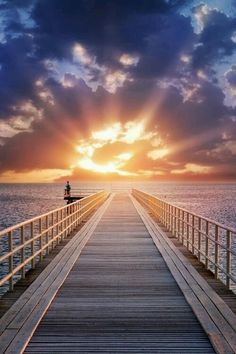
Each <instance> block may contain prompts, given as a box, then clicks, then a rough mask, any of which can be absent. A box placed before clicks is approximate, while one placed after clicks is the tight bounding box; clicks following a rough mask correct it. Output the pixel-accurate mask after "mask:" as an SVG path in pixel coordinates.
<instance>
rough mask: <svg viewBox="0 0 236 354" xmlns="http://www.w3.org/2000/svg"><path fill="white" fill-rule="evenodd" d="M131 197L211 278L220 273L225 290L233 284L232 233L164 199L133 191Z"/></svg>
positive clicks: (233, 231) (228, 229)
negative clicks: (178, 242) (181, 245)
mask: <svg viewBox="0 0 236 354" xmlns="http://www.w3.org/2000/svg"><path fill="white" fill-rule="evenodd" d="M133 195H134V197H135V198H136V199H137V200H138V201H139V202H140V203H141V204H142V205H143V206H145V207H146V208H147V209H148V211H149V212H150V214H151V211H152V214H155V215H156V216H158V220H159V221H161V223H162V224H163V226H165V227H166V230H167V231H170V232H171V233H172V235H173V236H175V237H177V238H178V240H179V241H180V242H182V244H183V245H184V246H186V248H187V249H188V250H189V251H190V252H192V254H194V255H196V256H197V257H198V260H199V261H200V262H201V263H203V264H204V265H205V268H206V269H209V268H210V270H211V271H212V272H213V273H214V275H215V278H219V272H220V271H221V272H222V274H223V275H224V276H225V278H224V280H225V279H226V281H225V282H226V286H227V287H228V288H229V289H230V287H231V282H234V284H236V277H235V275H234V273H232V269H231V268H232V256H234V257H236V250H235V249H234V247H232V245H231V244H232V237H233V236H235V237H236V230H234V229H232V228H228V227H226V226H224V225H222V224H220V223H218V222H215V221H213V220H210V219H208V218H205V217H201V216H199V215H197V214H194V213H192V212H188V211H187V210H185V209H183V208H179V207H176V206H175V205H171V204H169V203H166V202H164V200H161V199H159V198H157V197H155V196H152V195H150V194H148V193H145V192H141V191H138V190H135V191H133ZM150 201H151V202H150ZM153 205H156V209H155V210H157V211H155V212H154V213H153ZM213 227H215V234H214V232H212V230H213ZM221 232H226V242H223V241H224V238H223V240H221V239H220V240H219V235H221ZM190 245H191V247H190ZM231 247H232V248H231ZM221 250H222V251H224V252H225V260H224V261H223V262H221V259H220V255H221V254H222V253H221ZM212 254H213V256H214V258H213V256H212ZM209 263H210V265H211V266H210V267H209Z"/></svg>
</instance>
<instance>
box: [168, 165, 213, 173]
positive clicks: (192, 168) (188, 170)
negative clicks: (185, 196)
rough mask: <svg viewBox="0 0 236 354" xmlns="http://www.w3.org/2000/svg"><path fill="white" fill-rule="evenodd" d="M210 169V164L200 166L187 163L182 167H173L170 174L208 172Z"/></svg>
mask: <svg viewBox="0 0 236 354" xmlns="http://www.w3.org/2000/svg"><path fill="white" fill-rule="evenodd" d="M211 170H212V167H211V166H202V165H197V164H193V163H187V164H186V165H185V166H184V168H182V169H174V170H172V171H171V173H172V174H176V175H179V174H187V173H191V174H200V175H201V174H208V173H209V172H210V171H211Z"/></svg>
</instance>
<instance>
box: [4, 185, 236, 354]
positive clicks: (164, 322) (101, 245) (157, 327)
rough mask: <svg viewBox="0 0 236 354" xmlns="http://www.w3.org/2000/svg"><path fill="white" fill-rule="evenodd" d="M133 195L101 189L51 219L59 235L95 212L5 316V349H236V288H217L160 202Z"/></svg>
mask: <svg viewBox="0 0 236 354" xmlns="http://www.w3.org/2000/svg"><path fill="white" fill-rule="evenodd" d="M98 194H99V193H98ZM133 195H134V196H135V198H134V197H133V196H131V195H130V194H128V193H119V194H115V195H110V196H109V197H108V198H107V199H106V195H104V194H101V193H100V194H99V198H98V197H89V198H90V199H89V200H88V202H87V203H86V200H85V201H84V205H83V206H82V208H84V210H83V212H82V213H81V210H80V209H79V208H77V207H76V208H75V207H73V209H72V210H70V213H69V214H68V212H67V213H65V214H63V213H61V212H59V216H60V215H61V218H60V217H59V219H57V220H56V221H57V223H56V224H55V225H54V226H51V228H52V227H53V228H55V230H57V231H58V234H59V235H60V237H61V236H62V235H64V233H65V229H64V228H62V226H63V225H64V224H65V220H66V221H67V220H70V222H71V223H74V224H75V225H78V220H79V222H81V220H82V219H81V218H82V216H83V215H84V214H86V215H87V214H88V212H91V210H92V211H93V214H92V216H91V217H90V218H89V219H88V220H87V221H86V223H84V225H83V226H82V227H81V228H80V230H79V231H78V232H77V233H76V235H75V236H74V237H73V238H71V240H70V241H69V242H68V243H67V244H66V246H64V248H63V249H62V250H61V251H60V252H59V253H58V254H57V255H56V257H55V258H54V259H53V260H52V261H51V263H50V264H49V265H48V266H47V267H46V268H45V269H44V270H43V271H42V273H41V274H40V275H39V276H38V278H37V279H36V280H35V281H34V282H33V283H32V284H31V285H30V286H29V287H28V289H27V290H26V291H25V292H24V294H23V295H22V296H21V297H19V299H18V300H17V301H16V302H15V303H14V304H13V305H12V306H11V308H10V309H9V310H8V311H7V312H6V313H5V314H4V315H3V317H2V319H1V320H0V335H1V336H0V340H1V346H0V353H13V354H17V353H23V352H25V353H38V354H39V353H40V354H41V353H48V354H49V353H50V354H51V353H53V354H55V353H135V354H138V353H148V354H151V353H168V354H171V353H188V354H191V353H201V354H207V353H235V352H236V315H235V313H234V311H233V310H234V309H235V305H236V297H235V295H234V294H233V293H232V292H231V291H230V290H227V287H226V286H224V285H221V286H222V287H221V288H220V289H221V294H217V292H216V291H215V290H214V289H213V288H212V287H211V286H210V285H209V282H207V281H206V280H205V279H204V277H202V276H200V275H199V272H198V271H197V270H196V269H195V268H194V267H193V265H191V263H190V262H189V261H188V259H187V258H186V257H185V256H184V255H183V254H182V253H181V251H180V250H179V249H178V247H176V245H174V243H173V242H172V241H171V239H170V238H169V237H168V232H167V229H166V228H165V229H164V228H162V227H160V225H159V222H158V220H156V218H157V216H158V215H155V213H154V207H153V205H152V204H150V203H149V202H147V199H145V196H142V195H141V194H138V191H137V192H135V191H134V193H133ZM142 198H143V199H142ZM141 199H142V200H141ZM137 200H139V202H138V201H137ZM140 202H141V204H142V205H145V204H146V208H143V206H142V205H141V204H140ZM78 203H81V201H79V202H78ZM98 203H99V204H98ZM101 203H102V204H101ZM162 206H163V205H162ZM80 207H81V205H80ZM67 208H69V206H68V207H67ZM67 210H68V209H67ZM163 210H164V209H160V208H159V210H158V212H159V213H160V215H161V217H163V218H166V216H165V215H164V213H163ZM172 212H173V211H171V213H172ZM169 213H170V211H169ZM157 214H158V213H157ZM81 215H82V216H81ZM171 215H172V214H171ZM174 215H176V216H177V213H176V214H174ZM178 216H179V215H178ZM76 217H77V219H78V220H77V219H76ZM163 221H164V219H163ZM166 221H168V222H169V220H167V219H166ZM176 221H178V219H176V220H175V219H174V222H175V225H178V222H177V223H176ZM188 222H189V218H188ZM41 224H43V221H42V220H41ZM171 225H172V224H171ZM47 227H49V226H48V225H47ZM63 227H64V226H63ZM65 227H66V230H69V229H70V230H71V224H69V223H66V226H65ZM187 228H188V225H187ZM174 231H175V232H176V231H178V228H176V229H175V230H174ZM179 231H180V229H179ZM8 232H9V231H8ZM44 232H45V235H47V236H48V233H49V228H47V229H45V231H44ZM192 235H194V233H193V234H192ZM177 236H178V235H177ZM54 237H55V238H56V239H55V240H54V241H52V244H53V242H55V241H56V240H58V237H57V235H56V234H55V235H54ZM187 237H188V238H187V241H188V242H189V245H188V246H190V247H189V248H191V239H190V237H189V235H187ZM47 241H48V242H50V239H49V240H48V238H47ZM196 242H197V241H196ZM45 244H46V243H45ZM43 245H44V242H43V241H42V248H43V247H44V246H43ZM193 246H194V247H195V243H193ZM45 249H46V250H47V244H46V246H45ZM200 250H201V249H200ZM229 251H230V250H229V249H228V252H229ZM42 252H43V251H42ZM195 258H196V257H195ZM228 277H230V279H231V278H232V279H233V277H231V275H230V274H228ZM213 279H214V278H213ZM232 279H231V280H232ZM214 281H215V283H217V282H218V283H219V284H220V282H219V280H217V279H215V280H214ZM10 283H11V284H12V281H11V279H10ZM227 283H229V281H227ZM226 285H227V284H226ZM222 288H223V289H224V291H222ZM224 294H228V296H229V297H230V299H231V301H230V304H231V306H228V305H227V304H226V302H225V301H224V300H223V298H222V297H223V295H224Z"/></svg>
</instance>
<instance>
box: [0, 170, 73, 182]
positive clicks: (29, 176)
mask: <svg viewBox="0 0 236 354" xmlns="http://www.w3.org/2000/svg"><path fill="white" fill-rule="evenodd" d="M71 174H72V171H71V170H70V169H65V170H63V169H42V170H32V171H27V172H15V171H11V170H10V171H6V172H4V173H2V174H1V176H0V182H5V181H7V182H8V183H15V182H17V183H25V182H27V183H35V182H39V181H40V182H52V181H53V180H55V179H57V178H60V177H66V176H70V175H71Z"/></svg>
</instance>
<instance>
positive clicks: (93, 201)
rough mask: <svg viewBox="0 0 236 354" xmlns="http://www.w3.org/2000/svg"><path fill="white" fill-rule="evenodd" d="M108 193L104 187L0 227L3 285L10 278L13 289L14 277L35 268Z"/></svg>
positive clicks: (0, 265) (1, 284)
mask: <svg viewBox="0 0 236 354" xmlns="http://www.w3.org/2000/svg"><path fill="white" fill-rule="evenodd" d="M107 196H108V193H107V192H105V191H101V192H98V193H95V194H93V195H90V196H88V197H85V198H83V199H81V200H79V201H76V202H74V203H71V204H68V205H66V206H64V207H61V208H58V209H55V210H52V211H50V212H48V213H46V214H43V215H39V216H37V217H35V218H33V219H30V220H27V221H24V222H21V223H19V224H17V225H14V226H12V227H9V228H7V229H5V230H2V231H0V244H1V246H2V247H1V252H0V267H1V274H2V275H1V279H0V287H1V286H3V285H4V284H5V283H7V282H8V284H9V289H10V290H13V286H14V283H15V281H16V280H18V279H19V278H24V277H25V273H26V271H28V270H29V269H31V268H35V264H36V263H37V262H39V261H41V260H42V259H43V257H44V256H45V255H47V254H49V252H50V251H51V250H52V249H53V248H54V247H55V246H56V245H57V244H59V243H60V242H61V241H62V240H63V239H64V238H66V237H67V236H68V235H69V234H70V233H71V232H72V231H73V230H75V229H76V228H77V227H78V226H79V225H80V224H81V223H82V222H83V221H84V220H85V219H86V218H87V217H88V215H89V214H90V213H91V212H93V211H94V210H95V209H96V208H97V207H98V206H99V204H101V203H102V202H103V201H104V200H105V199H106V198H107Z"/></svg>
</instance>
